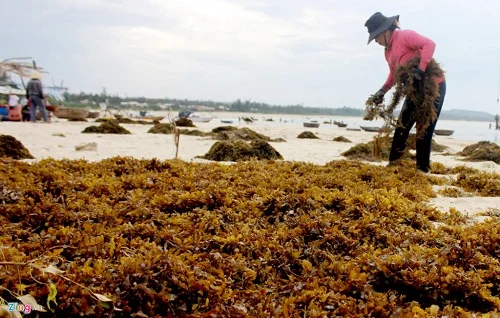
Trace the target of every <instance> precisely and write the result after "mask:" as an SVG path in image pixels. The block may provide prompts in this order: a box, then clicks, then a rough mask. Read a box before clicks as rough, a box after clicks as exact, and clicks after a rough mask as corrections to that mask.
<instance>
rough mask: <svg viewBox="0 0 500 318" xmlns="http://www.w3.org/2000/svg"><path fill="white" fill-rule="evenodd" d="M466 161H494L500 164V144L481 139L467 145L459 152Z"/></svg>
mask: <svg viewBox="0 0 500 318" xmlns="http://www.w3.org/2000/svg"><path fill="white" fill-rule="evenodd" d="M458 154H459V155H460V156H463V157H466V158H465V159H463V160H465V161H493V162H495V163H496V164H500V146H499V145H497V144H496V143H493V142H489V141H480V142H478V143H476V144H473V145H469V146H467V147H465V148H464V149H463V150H462V151H461V152H459V153H458Z"/></svg>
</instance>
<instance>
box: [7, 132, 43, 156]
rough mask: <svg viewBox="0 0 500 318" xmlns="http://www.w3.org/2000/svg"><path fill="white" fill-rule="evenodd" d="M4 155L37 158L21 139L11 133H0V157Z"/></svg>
mask: <svg viewBox="0 0 500 318" xmlns="http://www.w3.org/2000/svg"><path fill="white" fill-rule="evenodd" d="M2 157H7V158H12V159H16V160H21V159H34V158H35V157H33V156H32V155H31V153H30V152H29V150H28V149H26V147H24V145H23V144H22V143H21V142H20V141H19V140H17V139H16V138H14V137H12V136H10V135H0V158H2Z"/></svg>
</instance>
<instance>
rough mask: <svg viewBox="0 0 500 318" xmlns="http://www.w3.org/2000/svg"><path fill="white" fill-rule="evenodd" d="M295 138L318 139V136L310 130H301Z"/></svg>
mask: <svg viewBox="0 0 500 318" xmlns="http://www.w3.org/2000/svg"><path fill="white" fill-rule="evenodd" d="M297 138H299V139H319V137H318V136H316V135H315V134H314V133H313V132H311V131H304V132H301V133H300V134H299V135H298V136H297Z"/></svg>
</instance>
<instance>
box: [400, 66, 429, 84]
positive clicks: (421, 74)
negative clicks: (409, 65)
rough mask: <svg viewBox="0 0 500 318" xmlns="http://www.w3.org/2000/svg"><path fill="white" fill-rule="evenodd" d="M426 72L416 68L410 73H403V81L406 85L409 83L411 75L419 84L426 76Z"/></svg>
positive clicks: (415, 82) (414, 81)
mask: <svg viewBox="0 0 500 318" xmlns="http://www.w3.org/2000/svg"><path fill="white" fill-rule="evenodd" d="M424 73H425V72H424V71H422V70H421V69H420V68H415V69H413V70H412V71H411V72H409V74H408V73H404V74H402V75H401V82H402V83H403V85H404V86H406V84H407V83H408V77H409V76H411V77H413V83H414V84H417V83H418V82H420V81H421V80H422V78H423V77H424Z"/></svg>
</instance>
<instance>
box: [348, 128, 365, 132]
mask: <svg viewBox="0 0 500 318" xmlns="http://www.w3.org/2000/svg"><path fill="white" fill-rule="evenodd" d="M346 130H348V131H361V129H359V128H347V129H346Z"/></svg>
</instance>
